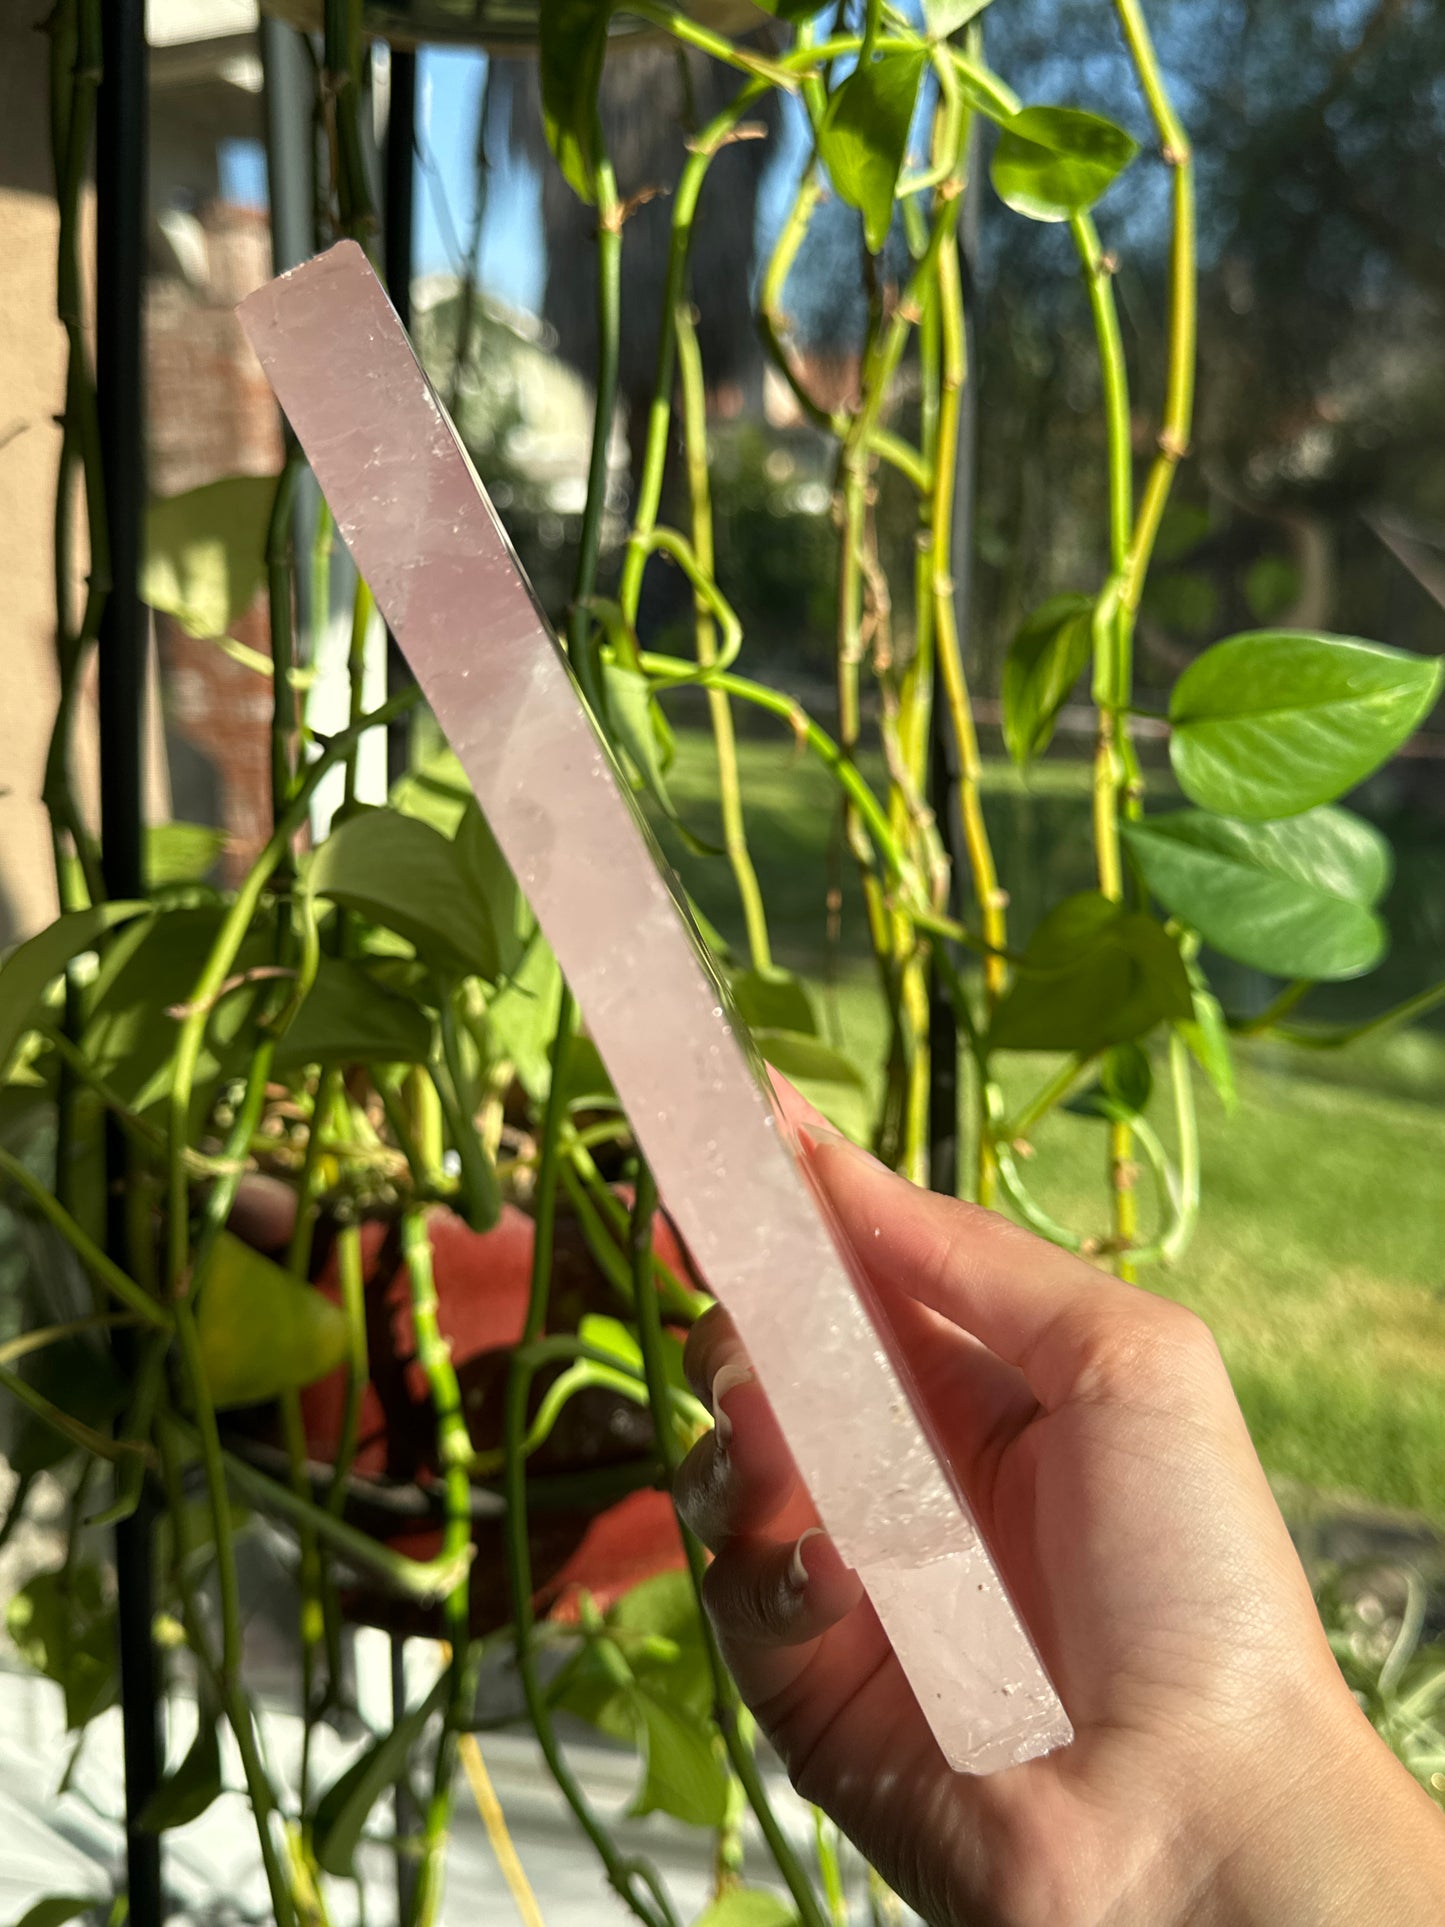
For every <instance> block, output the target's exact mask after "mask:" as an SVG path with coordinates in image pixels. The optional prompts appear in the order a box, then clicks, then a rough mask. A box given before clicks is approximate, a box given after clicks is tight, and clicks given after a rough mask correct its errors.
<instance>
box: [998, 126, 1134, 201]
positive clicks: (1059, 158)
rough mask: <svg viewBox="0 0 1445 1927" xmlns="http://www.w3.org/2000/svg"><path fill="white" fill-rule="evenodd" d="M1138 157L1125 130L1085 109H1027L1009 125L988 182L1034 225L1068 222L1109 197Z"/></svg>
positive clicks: (1001, 136)
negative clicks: (1046, 222) (1045, 222)
mask: <svg viewBox="0 0 1445 1927" xmlns="http://www.w3.org/2000/svg"><path fill="white" fill-rule="evenodd" d="M1138 152H1139V143H1138V141H1136V140H1135V139H1134V137H1133V135H1132V134H1126V133H1125V132H1124V129H1123V128H1122V127H1116V126H1115V125H1114V123H1113V121H1111V120H1105V119H1103V118H1102V116H1101V115H1099V114H1089V113H1086V112H1085V111H1084V110H1083V108H1081V107H1025V108H1023V109H1022V111H1021V112H1019V113H1017V114H1015V115H1014V117H1013V119H1012V120H1011V121H1009V122H1007V123H1006V125H1005V126H1004V128H1003V129H1002V131H1001V133H1000V134H999V137H998V145H997V146H996V147H995V148H994V150H993V161H992V163H991V165H990V167H989V179H990V180H991V181H992V182H993V186H994V192H995V193H996V194H997V195H998V197H999V199H1000V200H1001V201H1003V202H1004V203H1005V204H1006V205H1007V206H1008V207H1011V208H1012V209H1013V210H1014V212H1015V213H1016V214H1026V215H1027V216H1028V217H1029V219H1030V220H1033V221H1067V220H1068V218H1069V216H1070V215H1071V214H1082V213H1083V212H1084V210H1085V209H1086V208H1091V207H1092V206H1093V205H1094V203H1095V202H1096V201H1097V200H1099V199H1100V198H1101V197H1102V196H1103V195H1104V194H1105V193H1107V192H1108V190H1109V188H1111V187H1112V186H1113V184H1114V182H1115V181H1116V180H1117V179H1118V178H1119V176H1120V174H1122V173H1123V171H1124V169H1125V168H1126V167H1127V166H1128V165H1129V163H1130V161H1132V160H1133V158H1134V156H1135V155H1136V154H1137V153H1138Z"/></svg>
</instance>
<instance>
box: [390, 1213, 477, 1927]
mask: <svg viewBox="0 0 1445 1927" xmlns="http://www.w3.org/2000/svg"><path fill="white" fill-rule="evenodd" d="M401 1248H402V1255H403V1257H404V1258H405V1260H406V1269H407V1276H408V1279H409V1280H410V1284H411V1316H412V1329H413V1332H414V1333H415V1339H416V1358H417V1363H418V1364H419V1365H420V1366H421V1369H422V1372H423V1374H424V1375H425V1377H426V1382H427V1388H428V1390H429V1391H430V1393H431V1402H432V1410H433V1414H434V1417H435V1424H436V1442H437V1463H438V1465H439V1466H440V1468H441V1473H442V1490H443V1493H444V1496H445V1504H446V1513H445V1523H444V1525H443V1528H442V1544H441V1556H442V1558H443V1559H452V1560H457V1561H465V1559H466V1555H467V1552H468V1550H469V1548H470V1546H471V1540H472V1515H471V1488H470V1486H469V1484H468V1477H467V1474H468V1468H469V1467H470V1464H471V1458H472V1441H471V1436H470V1434H469V1433H468V1431H467V1422H466V1419H465V1417H464V1416H463V1410H462V1394H461V1387H460V1386H459V1385H458V1383H457V1374H456V1368H455V1366H454V1365H453V1364H452V1355H451V1347H450V1346H449V1345H448V1344H447V1342H446V1340H445V1339H444V1338H443V1337H442V1334H441V1326H440V1324H439V1323H438V1317H437V1314H438V1301H437V1292H436V1280H435V1278H434V1276H433V1271H432V1249H431V1236H430V1233H429V1232H428V1230H427V1222H426V1213H425V1212H424V1211H423V1210H421V1209H419V1208H418V1207H416V1206H412V1207H411V1209H409V1210H407V1211H405V1212H404V1213H403V1214H402V1220H401ZM470 1596H471V1595H470V1587H469V1585H468V1580H467V1567H466V1565H465V1563H463V1565H462V1570H461V1575H460V1577H459V1578H458V1580H457V1582H456V1584H455V1585H454V1586H453V1587H452V1588H451V1590H450V1591H449V1592H448V1593H447V1595H446V1598H445V1599H444V1600H443V1601H442V1620H443V1624H444V1626H445V1628H446V1638H447V1642H448V1644H449V1645H450V1647H451V1658H450V1661H449V1674H450V1678H449V1682H448V1688H447V1698H446V1715H445V1723H444V1725H443V1729H442V1737H441V1739H440V1741H439V1743H438V1745H437V1752H436V1761H435V1769H434V1775H433V1780H432V1792H431V1798H430V1799H429V1800H428V1802H427V1808H426V1818H425V1823H424V1830H423V1839H422V1863H421V1869H420V1872H419V1874H418V1877H417V1884H416V1893H415V1897H414V1899H413V1903H412V1920H413V1922H414V1923H415V1924H416V1927H433V1923H434V1922H435V1921H436V1919H437V1916H438V1914H439V1912H440V1910H441V1902H442V1889H443V1885H444V1880H445V1855H446V1844H447V1830H448V1826H449V1824H450V1820H451V1810H452V1781H453V1779H454V1778H455V1774H456V1764H457V1757H456V1756H457V1738H458V1735H459V1733H460V1731H461V1729H462V1725H463V1723H464V1721H465V1720H466V1718H467V1716H468V1714H469V1713H470V1711H471V1706H470V1699H471V1697H472V1696H474V1694H475V1691H476V1666H475V1661H474V1659H473V1656H472V1646H471V1611H470Z"/></svg>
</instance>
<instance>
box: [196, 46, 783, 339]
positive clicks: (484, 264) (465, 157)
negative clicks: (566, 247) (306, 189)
mask: <svg viewBox="0 0 1445 1927" xmlns="http://www.w3.org/2000/svg"><path fill="white" fill-rule="evenodd" d="M485 72H486V57H485V55H483V54H480V53H475V52H469V51H467V50H466V49H462V48H450V47H427V48H424V49H423V50H422V55H421V61H420V83H419V88H418V101H417V130H418V145H419V148H420V150H421V151H420V156H419V161H418V166H417V170H416V229H415V234H416V240H415V249H416V272H417V274H419V275H421V274H434V273H439V272H457V271H459V269H460V267H461V260H462V255H463V253H464V250H465V248H466V245H467V237H468V236H469V234H470V232H471V226H472V221H473V218H474V215H475V210H476V167H475V159H474V157H475V153H476V139H477V105H478V100H479V97H480V88H481V84H482V79H483V76H484V74H485ZM785 114H786V118H785V121H784V129H783V133H782V136H781V138H780V139H779V142H778V147H777V158H778V161H779V163H780V165H778V166H777V167H775V168H774V169H772V170H771V172H770V175H769V177H768V180H767V181H765V183H764V191H763V196H762V202H761V206H760V210H759V217H760V222H761V225H762V227H763V229H764V231H767V230H768V229H769V228H770V227H771V226H772V225H773V224H774V223H775V221H776V219H777V218H779V216H780V214H781V206H780V203H781V200H782V196H783V193H784V191H785V189H786V186H787V182H788V177H789V175H790V174H792V173H793V172H794V170H795V169H796V168H797V167H798V166H799V165H801V159H802V152H803V147H804V139H803V125H804V124H803V120H802V115H801V110H799V109H798V107H797V103H796V102H795V101H789V102H787V103H786V106H785ZM221 192H222V195H223V196H224V197H225V198H226V199H228V200H233V201H240V202H242V203H244V204H246V205H250V206H264V204H265V200H266V162H265V156H264V154H263V152H262V149H261V144H260V142H259V141H227V142H224V143H223V144H222V149H221ZM544 274H545V261H544V257H543V250H542V237H541V214H540V208H539V189H538V184H537V181H536V179H535V177H534V176H533V175H532V174H531V173H530V172H529V170H527V169H526V168H524V167H518V166H508V164H507V157H506V155H505V154H502V155H497V156H493V166H492V172H491V181H490V186H489V191H488V199H487V210H486V218H485V220H484V222H483V224H482V260H481V279H482V285H483V286H484V287H485V288H486V289H487V290H488V291H489V292H490V293H492V294H495V295H497V296H499V297H500V298H501V299H502V300H504V301H509V302H511V303H513V304H514V305H515V306H517V307H520V308H526V309H529V310H530V311H531V312H533V313H535V312H536V311H537V310H538V309H539V308H540V306H541V302H542V282H543V277H544Z"/></svg>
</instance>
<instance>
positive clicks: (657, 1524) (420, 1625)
mask: <svg viewBox="0 0 1445 1927" xmlns="http://www.w3.org/2000/svg"><path fill="white" fill-rule="evenodd" d="M237 1228H238V1229H242V1230H243V1231H244V1232H245V1235H248V1236H250V1235H252V1232H253V1227H252V1226H251V1225H250V1224H246V1225H244V1226H238V1227H237ZM429 1228H430V1231H431V1240H432V1256H433V1270H434V1275H435V1280H436V1291H437V1301H438V1324H439V1325H440V1328H441V1332H442V1336H443V1337H444V1338H445V1339H446V1340H447V1342H448V1344H449V1345H450V1347H451V1353H452V1362H453V1364H454V1366H455V1368H456V1373H457V1379H458V1383H459V1385H460V1388H461V1394H462V1401H463V1408H464V1411H465V1415H466V1421H467V1429H468V1431H469V1432H470V1434H471V1438H472V1442H473V1444H474V1445H475V1446H476V1447H477V1449H478V1450H479V1451H487V1450H492V1449H495V1448H496V1447H498V1446H499V1445H500V1444H501V1440H502V1423H503V1403H504V1400H505V1396H506V1382H507V1374H508V1369H509V1366H510V1360H511V1354H512V1350H513V1348H514V1347H515V1346H516V1344H517V1342H518V1340H519V1339H520V1337H521V1334H522V1327H523V1322H524V1319H525V1316H526V1307H527V1299H528V1294H529V1291H530V1286H531V1272H532V1250H533V1233H534V1227H533V1223H532V1220H531V1218H530V1217H528V1216H527V1214H526V1213H525V1212H523V1211H520V1210H518V1209H517V1208H516V1207H515V1206H512V1205H507V1206H504V1208H503V1211H502V1215H501V1218H500V1220H499V1222H498V1223H497V1224H496V1225H495V1226H494V1227H493V1229H492V1230H490V1231H488V1232H483V1233H478V1232H474V1231H471V1230H470V1229H468V1227H467V1226H466V1225H465V1224H463V1223H462V1221H461V1220H460V1219H459V1218H457V1217H455V1216H454V1215H453V1214H452V1213H451V1212H449V1211H445V1210H437V1211H435V1212H433V1213H432V1214H431V1217H430V1220H429ZM254 1229H256V1230H258V1231H259V1230H260V1227H259V1226H258V1227H254ZM263 1237H264V1233H263V1234H262V1236H258V1237H256V1242H262V1241H263ZM267 1241H268V1242H269V1240H267ZM361 1246H362V1258H363V1275H364V1278H365V1284H366V1314H367V1345H368V1352H369V1357H370V1361H371V1377H370V1380H369V1382H368V1384H367V1386H366V1389H365V1392H364V1395H363V1398H362V1404H361V1416H360V1426H359V1431H358V1441H357V1451H356V1456H355V1459H354V1461H353V1468H352V1476H353V1486H352V1490H351V1493H350V1495H349V1497H348V1502H347V1513H346V1516H347V1518H348V1519H349V1520H350V1521H351V1522H352V1523H354V1524H356V1525H359V1526H361V1527H362V1529H363V1530H365V1531H366V1532H368V1533H369V1534H371V1535H372V1536H373V1537H375V1538H377V1539H379V1540H381V1541H382V1542H383V1543H385V1544H387V1545H389V1546H393V1547H395V1548H396V1549H397V1550H398V1551H402V1552H405V1553H406V1554H408V1555H409V1556H411V1557H414V1558H427V1557H429V1556H430V1555H431V1554H432V1553H433V1552H435V1551H436V1550H437V1549H438V1547H439V1545H440V1541H441V1526H440V1522H439V1516H438V1507H439V1498H440V1489H439V1478H438V1471H439V1468H438V1464H437V1454H436V1429H435V1421H434V1415H433V1410H432V1404H431V1398H430V1394H429V1390H428V1387H427V1383H426V1378H425V1375H424V1373H423V1372H422V1369H421V1367H420V1366H419V1365H418V1363H417V1362H416V1355H415V1354H416V1345H415V1337H414V1333H413V1327H412V1314H411V1291H410V1280H409V1278H408V1276H407V1271H406V1266H405V1264H404V1263H403V1261H402V1258H401V1249H400V1240H399V1236H398V1233H397V1229H396V1227H395V1226H394V1225H390V1224H384V1223H375V1222H373V1223H367V1224H365V1225H363V1226H362V1228H361ZM656 1247H657V1251H658V1255H659V1256H660V1257H661V1258H662V1259H663V1260H664V1261H665V1262H666V1263H667V1264H668V1265H669V1266H671V1267H672V1269H673V1270H674V1271H676V1272H678V1273H679V1275H681V1276H683V1277H690V1276H691V1271H690V1267H689V1264H688V1260H687V1257H686V1254H685V1253H684V1252H683V1250H682V1248H681V1246H680V1245H679V1243H678V1241H677V1239H676V1237H675V1235H674V1234H673V1232H672V1230H671V1227H670V1226H668V1225H667V1224H666V1223H665V1221H664V1220H663V1219H661V1218H659V1219H658V1222H657V1228H656ZM317 1253H318V1258H319V1266H318V1269H317V1283H318V1284H319V1286H320V1288H321V1289H322V1290H323V1291H325V1292H326V1293H327V1294H328V1295H329V1296H331V1297H333V1298H336V1297H339V1286H338V1280H337V1272H336V1240H335V1236H334V1230H330V1231H323V1233H322V1234H321V1235H320V1236H319V1238H318V1242H317ZM616 1310H617V1303H616V1299H615V1296H614V1295H613V1293H612V1291H611V1290H610V1288H609V1287H608V1286H607V1284H606V1283H605V1281H604V1279H603V1278H602V1275H601V1273H600V1272H599V1271H598V1269H597V1266H596V1264H595V1262H594V1260H593V1258H592V1256H591V1254H590V1252H589V1251H588V1250H587V1247H586V1244H585V1241H584V1239H583V1236H582V1232H581V1228H580V1226H579V1225H578V1223H577V1221H576V1220H575V1219H574V1218H572V1217H570V1216H568V1215H566V1214H565V1213H563V1212H559V1213H558V1217H557V1221H556V1226H555V1232H554V1243H553V1265H552V1284H551V1292H550V1297H549V1303H548V1313H547V1324H546V1329H547V1331H548V1332H549V1333H556V1332H567V1331H576V1329H577V1327H578V1324H579V1321H580V1320H581V1318H582V1317H583V1315H584V1314H585V1313H588V1312H601V1313H613V1314H615V1313H616ZM562 1369H565V1367H564V1366H559V1367H557V1368H555V1369H549V1370H547V1371H544V1372H539V1373H538V1375H537V1378H536V1379H535V1380H534V1382H533V1387H532V1399H531V1404H532V1408H533V1409H535V1407H536V1405H537V1404H538V1403H539V1402H540V1400H541V1398H542V1396H543V1394H544V1392H545V1390H546V1387H547V1385H548V1384H549V1383H550V1382H551V1380H552V1379H553V1378H554V1377H555V1376H557V1373H558V1371H560V1370H562ZM345 1397H346V1383H345V1375H344V1373H343V1372H341V1371H337V1372H335V1373H333V1374H331V1375H330V1376H329V1377H327V1378H325V1379H322V1380H320V1381H318V1382H317V1383H316V1384H315V1385H312V1386H310V1387H309V1388H308V1389H307V1390H306V1391H305V1392H304V1393H303V1394H302V1414H303V1420H304V1424H305V1429H306V1442H307V1452H308V1456H309V1457H310V1458H311V1459H312V1460H313V1461H316V1462H319V1463H321V1464H331V1463H332V1462H333V1461H334V1459H335V1456H336V1451H337V1444H338V1440H339V1437H340V1432H341V1426H342V1417H343V1410H344V1405H345ZM652 1437H653V1434H652V1421H651V1417H650V1414H649V1413H648V1412H647V1411H646V1410H645V1409H644V1408H643V1407H641V1406H639V1405H636V1404H634V1403H633V1402H632V1401H631V1400H629V1399H626V1398H624V1397H622V1396H621V1395H620V1394H618V1393H614V1392H611V1391H607V1390H605V1389H602V1388H589V1389H588V1390H586V1391H584V1392H581V1393H579V1394H578V1395H577V1396H576V1397H574V1398H573V1399H571V1400H570V1401H569V1402H568V1404H567V1406H566V1407H565V1408H564V1410H563V1412H562V1414H561V1416H560V1417H559V1419H558V1421H557V1424H556V1426H555V1427H554V1429H553V1431H552V1433H551V1435H550V1437H549V1438H548V1440H547V1441H546V1443H545V1444H544V1445H543V1446H542V1447H541V1448H540V1449H539V1450H538V1451H537V1452H536V1453H535V1454H534V1455H533V1457H532V1458H531V1460H530V1461H529V1464H528V1472H529V1478H530V1479H531V1480H532V1481H533V1491H534V1492H535V1494H536V1497H535V1499H534V1501H533V1503H532V1506H531V1509H530V1512H529V1522H528V1528H529V1536H530V1543H531V1551H532V1569H533V1581H534V1588H535V1590H534V1595H533V1603H534V1606H535V1609H536V1610H537V1612H538V1613H539V1614H542V1615H546V1614H551V1615H555V1616H560V1617H564V1618H570V1617H572V1616H574V1615H575V1613H576V1610H577V1598H578V1594H579V1593H580V1592H581V1591H582V1590H583V1589H585V1590H586V1591H587V1592H589V1593H591V1594H592V1595H593V1596H594V1598H595V1599H596V1600H597V1602H598V1604H599V1605H600V1606H602V1607H603V1608H605V1607H606V1606H607V1605H609V1604H610V1603H611V1602H612V1601H613V1600H615V1599H616V1598H617V1597H619V1596H620V1595H621V1594H622V1593H624V1592H626V1591H627V1590H629V1589H630V1588H631V1587H632V1586H635V1585H636V1584H638V1583H639V1581H641V1580H643V1579H646V1578H649V1577H650V1576H652V1575H653V1574H655V1573H659V1572H669V1571H675V1570H678V1569H680V1568H681V1566H682V1565H683V1563H684V1556H683V1548H682V1542H681V1539H680V1537H679V1534H678V1529H677V1521H676V1518H675V1515H674V1513H673V1509H672V1502H671V1499H670V1498H669V1496H668V1494H667V1493H666V1491H663V1490H659V1489H658V1488H657V1485H656V1483H655V1480H656V1460H655V1457H654V1455H653V1453H652V1449H651V1448H652ZM271 1443H272V1446H273V1449H274V1446H275V1445H276V1444H277V1443H279V1441H278V1440H277V1439H276V1438H275V1437H274V1434H272V1436H271ZM549 1487H565V1489H564V1490H561V1491H553V1492H549ZM579 1488H580V1489H579ZM474 1511H475V1516H474V1524H473V1532H474V1539H475V1543H476V1547H477V1555H476V1560H475V1563H474V1564H473V1567H472V1574H471V1610H472V1630H473V1633H474V1634H475V1635H477V1636H481V1635H483V1634H485V1633H488V1632H491V1631H494V1630H495V1629H496V1628H497V1627H499V1626H502V1625H505V1624H506V1622H507V1620H508V1619H509V1618H510V1616H511V1614H510V1607H509V1603H508V1597H507V1579H506V1564H505V1552H504V1544H505V1541H504V1530H503V1527H504V1507H503V1505H502V1503H501V1500H500V1497H499V1496H497V1495H496V1493H495V1492H494V1490H493V1489H492V1488H488V1487H480V1486H479V1487H478V1489H477V1493H476V1506H475V1508H474ZM418 1512H421V1513H422V1514H423V1516H421V1517H418V1516H416V1515H417V1513H418ZM408 1515H409V1516H408ZM346 1607H347V1611H348V1614H349V1615H350V1616H352V1617H354V1618H355V1619H357V1620H359V1621H360V1622H362V1623H365V1624H370V1625H380V1626H383V1627H386V1628H388V1629H390V1630H393V1631H406V1632H423V1631H428V1630H434V1629H435V1627H436V1620H435V1615H428V1614H427V1613H425V1612H423V1611H422V1610H420V1609H418V1608H415V1607H413V1606H410V1605H409V1604H407V1603H406V1602H403V1601H400V1600H398V1599H396V1598H395V1597H394V1596H393V1595H390V1594H387V1593H384V1592H382V1591H380V1590H373V1589H371V1588H369V1587H367V1588H358V1589H357V1590H355V1591H354V1592H352V1593H350V1594H349V1595H348V1596H347V1600H346Z"/></svg>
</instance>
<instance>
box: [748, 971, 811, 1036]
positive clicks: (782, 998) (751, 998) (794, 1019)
mask: <svg viewBox="0 0 1445 1927" xmlns="http://www.w3.org/2000/svg"><path fill="white" fill-rule="evenodd" d="M730 987H731V990H732V997H733V1007H734V1009H735V1010H736V1011H737V1014H738V1016H739V1017H741V1018H742V1020H743V1022H744V1023H745V1024H746V1025H747V1026H748V1028H749V1029H750V1030H790V1031H793V1032H795V1033H796V1034H797V1035H799V1036H802V1037H816V1036H817V1034H818V1014H817V1012H816V1011H815V1010H814V1008H813V999H812V996H811V994H810V993H809V990H808V987H807V985H806V984H805V983H804V982H803V980H802V979H801V978H800V977H796V976H794V974H793V972H792V971H791V970H780V969H779V968H778V967H777V966H776V965H774V966H773V967H772V969H770V970H740V971H738V972H737V974H736V975H735V976H734V977H733V978H732V979H731V984H730Z"/></svg>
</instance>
